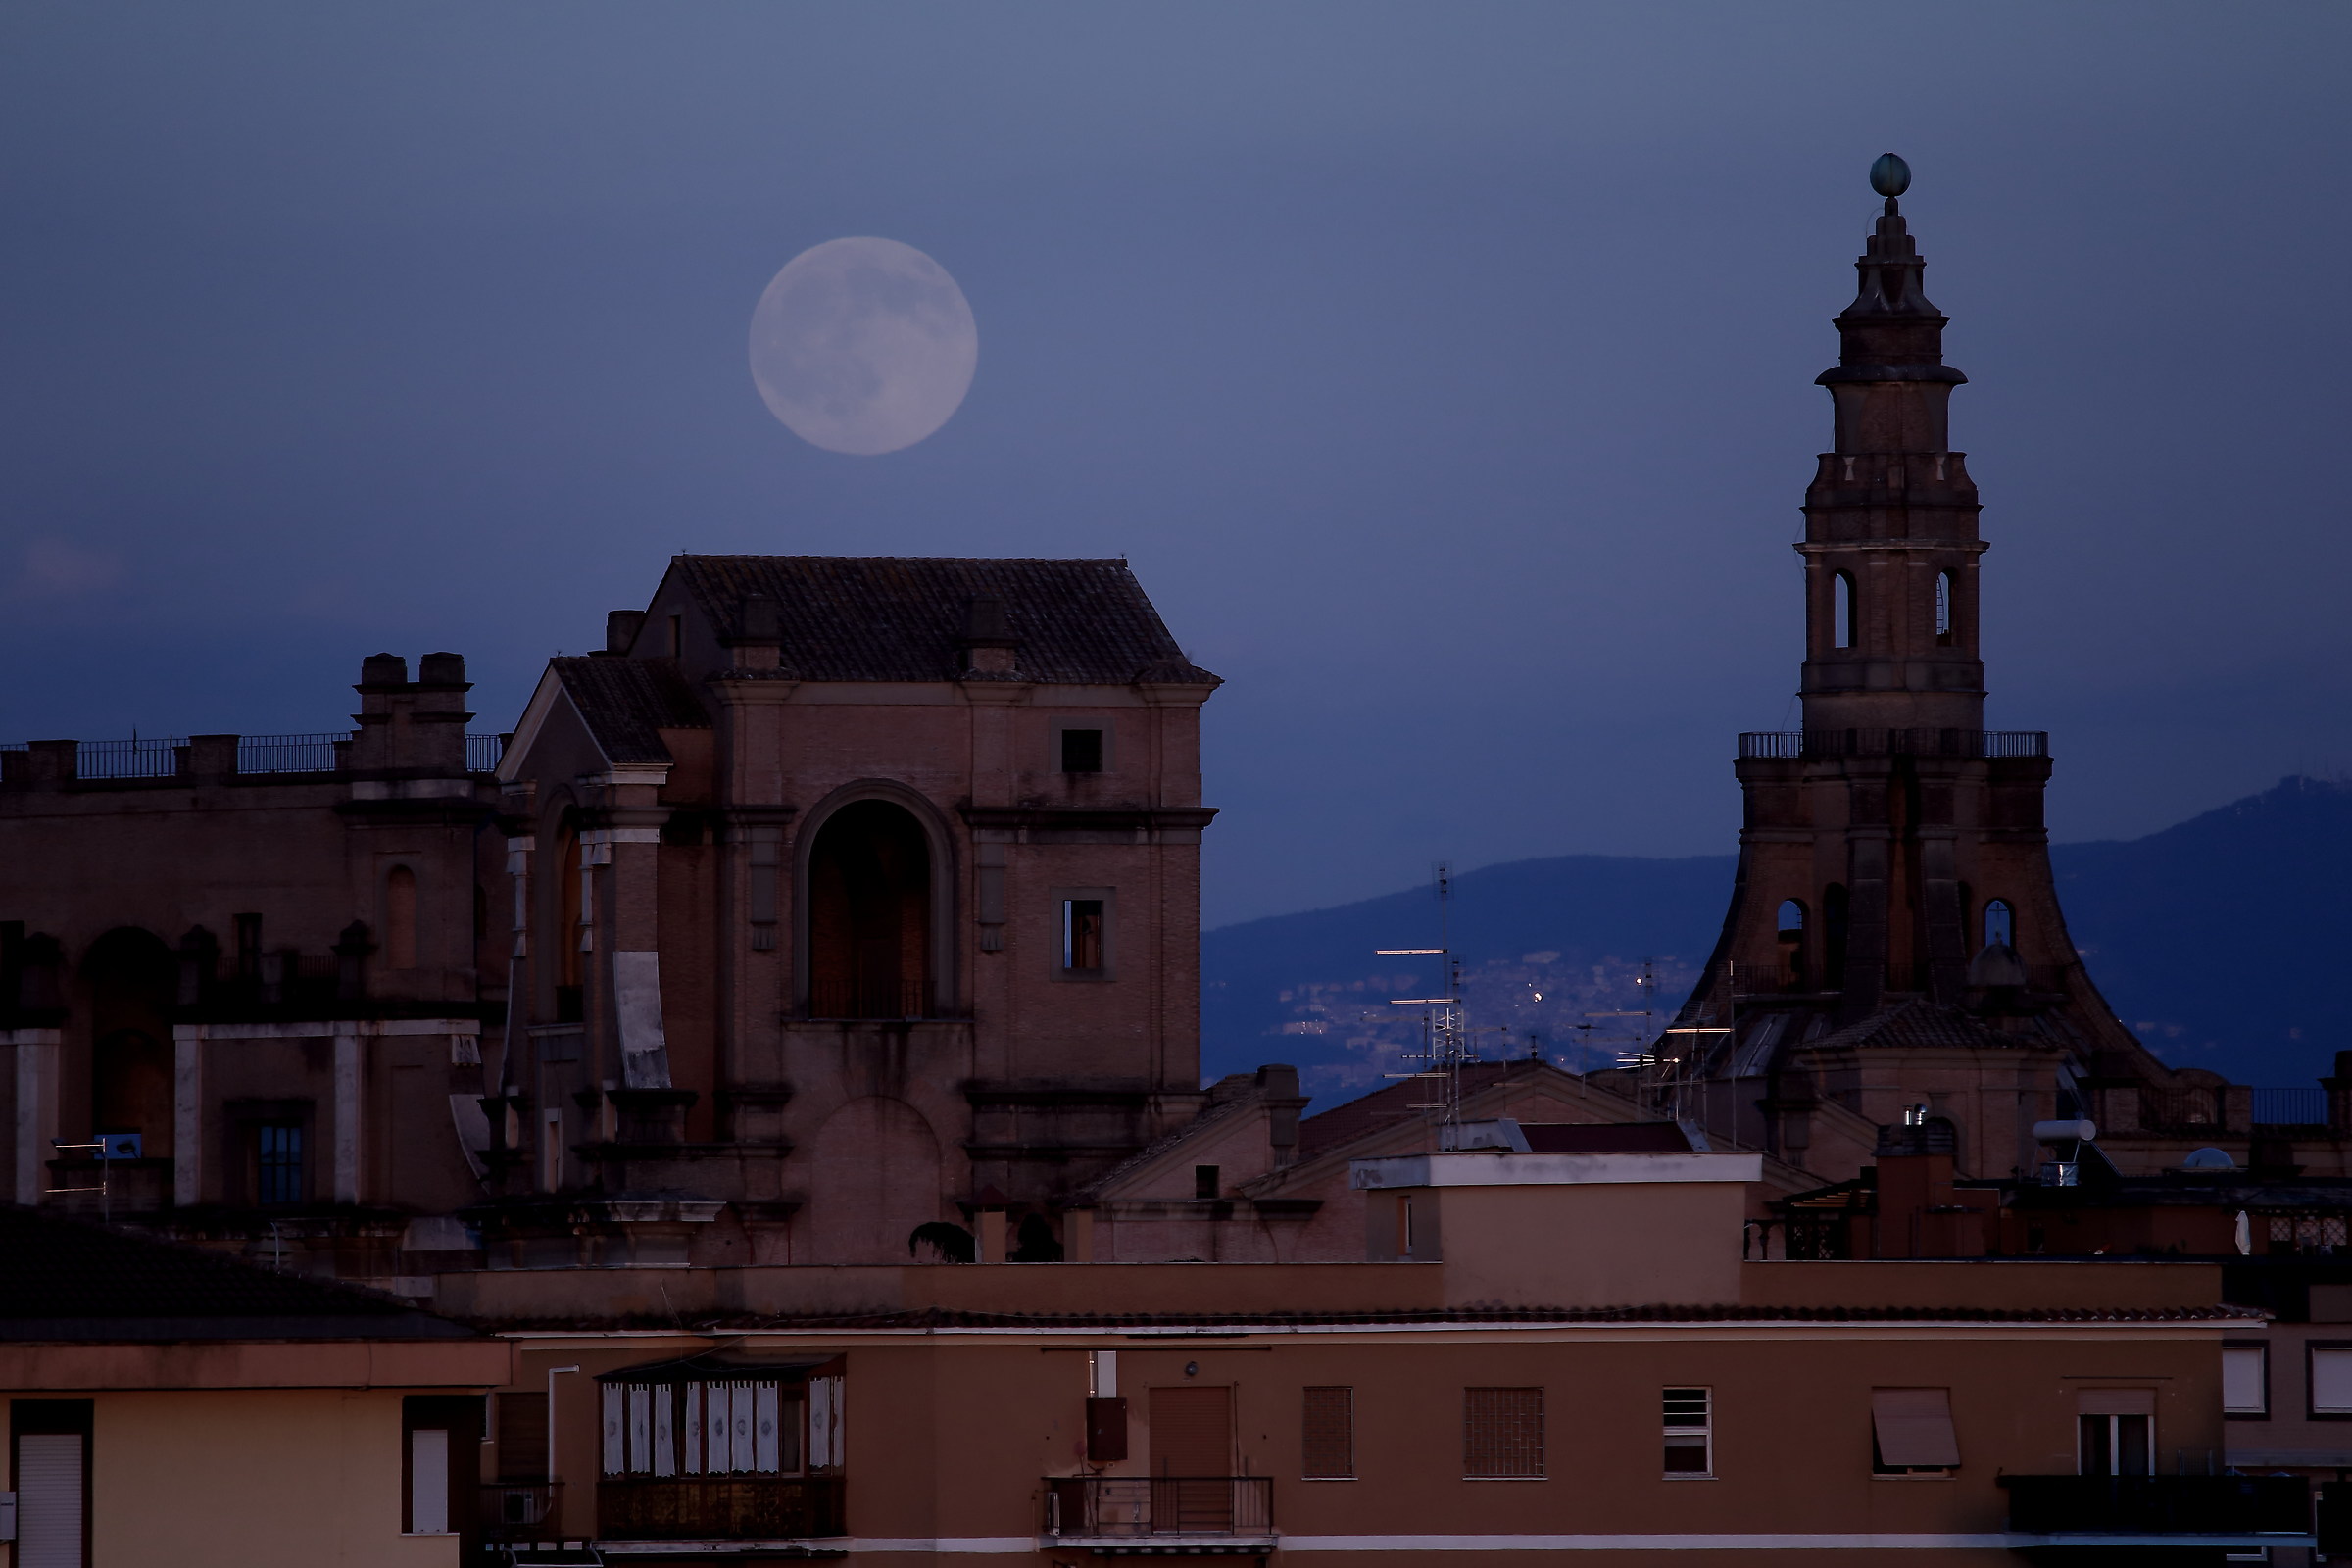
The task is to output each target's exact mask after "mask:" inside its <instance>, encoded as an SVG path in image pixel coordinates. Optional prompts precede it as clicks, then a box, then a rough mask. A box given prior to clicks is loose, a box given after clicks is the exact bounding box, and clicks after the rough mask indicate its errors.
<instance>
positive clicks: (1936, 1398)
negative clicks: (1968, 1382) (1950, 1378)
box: [1870, 1389, 1960, 1469]
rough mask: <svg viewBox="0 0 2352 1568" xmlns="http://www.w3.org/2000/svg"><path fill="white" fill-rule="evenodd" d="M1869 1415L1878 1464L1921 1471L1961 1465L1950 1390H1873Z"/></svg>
mask: <svg viewBox="0 0 2352 1568" xmlns="http://www.w3.org/2000/svg"><path fill="white" fill-rule="evenodd" d="M1870 1414H1871V1423H1872V1426H1873V1428H1874V1429H1875V1431H1876V1432H1877V1435H1878V1440H1879V1458H1880V1460H1881V1462H1883V1463H1885V1464H1887V1465H1890V1466H1901V1467H1906V1468H1909V1467H1917V1468H1921V1469H1948V1468H1951V1467H1954V1466H1956V1465H1958V1464H1959V1463H1960V1439H1959V1436H1958V1435H1957V1434H1956V1433H1954V1432H1953V1430H1952V1395H1951V1391H1950V1390H1949V1389H1873V1390H1871V1391H1870Z"/></svg>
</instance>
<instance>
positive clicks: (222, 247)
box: [0, 0, 2352, 922]
mask: <svg viewBox="0 0 2352 1568" xmlns="http://www.w3.org/2000/svg"><path fill="white" fill-rule="evenodd" d="M2348 59H2352V7H2346V6H2344V5H2342V4H2340V3H2335V0H2328V3H2322V4H2295V3H2287V0H2274V3H2266V4H2264V5H2261V6H2225V5H2214V4H2193V5H2176V4H2166V3H2162V0H2128V3H2123V4H2096V3H2090V0H2078V3H2072V4H2069V5H2066V6H2062V7H2052V6H2048V5H2046V4H2043V3H2040V0H2034V3H2030V4H1998V3H1989V0H1980V3H1974V4H1969V5H1966V6H1961V5H1925V4H1920V5H1904V4H1888V3H1886V0H1873V3H1869V4H1850V5H1848V4H1818V3H1814V4H1794V3H1791V4H1776V5H1770V6H1759V5H1755V4H1753V3H1752V0H1723V3H1699V0H1686V3H1674V0H1642V3H1638V4H1624V5H1614V4H1583V5H1543V4H1509V5H1498V4H1479V3H1475V0H1456V3H1453V4H1448V5H1445V6H1406V5H1402V4H1369V3H1365V0H1346V3H1341V4H1329V5H1323V4H1307V3H1299V0H1286V3H1281V4H1274V5H1267V4H1264V3H1262V0H1250V3H1246V4H1231V5H1219V4H1210V3H1189V4H1186V5H1182V6H1167V5H1163V6H1152V7H1138V6H1120V7H1106V6H1096V5H1081V4H1068V5H1021V4H995V5H988V6H973V5H969V4H949V5H937V6H926V5H881V4H872V5H869V4H856V5H853V4H848V3H842V4H834V5H792V4H782V3H772V0H761V3H758V4H738V5H728V4H716V3H706V4H697V5H693V6H679V5H654V4H640V5H629V6H620V5H604V4H592V3H580V0H565V3H562V4H552V3H551V4H521V3H508V4H501V5H496V6H482V5H477V4H470V3H468V4H447V5H435V4H429V3H404V4H400V5H339V6H318V5H313V4H309V3H302V4H284V5H240V4H233V3H226V0H208V3H207V4H205V5H202V6H188V5H180V4H150V5H113V4H105V3H98V0H72V3H68V4H41V3H32V0H16V3H14V4H12V5H10V6H8V7H7V8H5V10H0V661H4V662H5V668H6V671H7V676H8V678H7V680H6V682H5V684H0V732H4V733H0V738H4V739H23V738H30V737H43V736H51V735H73V736H79V737H84V738H99V737H108V736H119V735H123V734H126V733H128V732H129V731H130V729H131V728H132V727H133V726H134V725H135V726H136V727H137V728H138V729H139V731H140V732H141V733H157V732H164V731H173V732H178V733H183V734H184V733H187V732H189V731H191V730H194V731H205V730H242V731H245V732H248V733H259V732H269V731H284V730H318V729H328V728H334V727H338V726H340V725H342V724H343V723H344V722H345V719H344V716H343V715H345V714H346V713H348V712H349V711H350V709H351V703H352V698H351V694H350V692H349V691H348V689H347V688H348V684H349V682H350V681H351V680H353V679H354V678H356V676H357V674H358V666H359V661H360V658H361V656H363V655H364V654H368V653H371V652H374V651H376V650H377V649H379V648H380V649H390V650H393V651H396V652H400V653H404V654H407V655H409V656H410V657H411V658H412V659H413V658H415V656H417V654H420V653H422V652H425V651H427V650H431V649H441V648H448V649H455V650H457V651H459V652H462V653H464V654H466V656H467V657H468V659H469V661H470V662H471V665H472V668H473V671H474V675H475V679H476V680H477V682H479V685H478V687H477V689H476V692H475V698H476V707H477V709H478V710H479V711H480V713H481V717H480V718H479V719H478V720H477V721H476V723H475V725H474V726H473V727H475V728H477V729H482V730H492V729H501V728H506V727H509V726H510V725H511V724H512V722H513V716H514V714H515V711H516V710H517V709H518V707H519V705H520V703H521V701H522V699H523V697H524V696H525V695H526V694H527V692H528V690H529V686H530V683H531V681H532V679H533V678H534V676H535V674H536V671H537V667H538V663H539V661H540V660H542V659H543V658H544V657H545V656H547V655H548V654H550V653H553V652H555V651H557V650H559V649H563V650H569V651H572V652H578V651H580V650H583V649H585V648H588V647H591V646H593V645H594V644H595V643H596V642H597V641H598V640H599V639H600V638H601V635H602V626H603V620H604V612H605V611H606V610H608V609H612V608H616V607H621V606H635V605H642V604H643V603H644V602H645V599H646V597H647V596H648V594H650V592H651V591H652V588H653V585H654V583H655V581H656V579H657V578H658V577H659V575H660V573H661V571H662V564H663V563H664V561H665V560H666V559H667V557H668V556H669V555H670V554H672V553H673V552H676V551H681V550H690V551H699V552H736V551H741V552H779V553H819V554H912V555H998V554H1002V555H1120V554H1124V555H1126V556H1127V557H1129V558H1130V559H1131V560H1132V562H1133V563H1134V564H1135V567H1136V569H1137V571H1138V572H1139V574H1140V575H1141V577H1142V579H1143V582H1144V584H1145V586H1146V588H1147V589H1148V590H1149V591H1150V592H1151V593H1152V596H1153V598H1154V599H1155V600H1156V601H1157V603H1158V604H1159V606H1160V609H1161V612H1162V613H1163V614H1165V616H1166V617H1167V620H1168V622H1169V624H1170V625H1171V627H1173V629H1174V630H1175V632H1176V635H1177V636H1178V638H1179V639H1180V640H1181V641H1183V642H1184V644H1185V645H1186V647H1187V649H1188V650H1189V651H1190V652H1191V653H1192V655H1193V656H1194V657H1195V658H1196V659H1198V660H1199V661H1200V662H1203V663H1205V664H1207V665H1208V666H1209V667H1210V668H1212V669H1215V670H1217V671H1218V672H1219V673H1221V674H1223V675H1224V676H1225V677H1226V678H1227V681H1228V683H1229V684H1228V685H1227V686H1226V687H1225V689H1224V690H1223V691H1222V692H1221V693H1220V694H1219V695H1218V696H1217V697H1216V699H1215V700H1214V701H1213V702H1212V703H1211V704H1210V706H1209V709H1208V711H1207V715H1206V726H1207V737H1208V740H1207V747H1208V751H1207V771H1208V791H1209V801H1210V803H1211V804H1213V805H1217V806H1220V807H1222V808H1224V810H1225V814H1224V815H1223V816H1222V817H1221V818H1220V819H1219V821H1218V823H1217V825H1216V827H1215V828H1214V829H1212V831H1211V833H1210V835H1209V841H1210V847H1209V849H1208V852H1207V874H1208V885H1207V894H1206V900H1207V907H1206V911H1205V912H1206V914H1207V916H1208V918H1209V919H1210V920H1211V921H1212V922H1218V921H1225V920H1232V919H1237V918H1243V917H1247V916H1250V915H1255V914H1262V913H1269V912H1274V911H1278V910H1282V909H1288V908H1296V907H1305V906H1309V905H1320V904H1330V903H1336V902H1339V901H1341V900H1344V899H1350V898H1355V897H1360V896H1363V895H1367V894H1371V893H1376V892H1381V891H1386V890H1388V889H1391V888H1395V887H1398V886H1401V885H1405V884H1408V883H1411V882H1414V881H1416V880H1419V879H1421V878H1422V877H1423V876H1425V875H1426V872H1427V869H1428V866H1429V863H1430V862H1431V861H1432V860H1433V859H1435V858H1441V857H1445V858H1452V859H1453V860H1454V861H1455V862H1456V863H1457V864H1460V865H1464V866H1470V865H1476V864H1480V863H1484V862H1488V861H1494V860H1500V859H1510V858H1519V857H1523V856H1535V855H1556V854H1564V853H1573V852H1590V853H1602V854H1654V855H1686V854H1699V853H1725V852H1728V851H1729V850H1730V849H1731V848H1732V847H1733V842H1734V834H1735V832H1736V830H1737V825H1738V812H1739V793H1738V789H1737V787H1736V785H1735V783H1734V780H1733V777H1732V769H1731V762H1730V758H1731V755H1732V738H1733V735H1734V733H1735V732H1736V731H1738V730H1740V729H1770V728H1779V727H1784V726H1785V725H1787V724H1788V723H1789V722H1790V721H1792V718H1793V709H1792V706H1791V692H1792V691H1793V688H1794V685H1795V677H1796V661H1797V658H1798V647H1797V636H1798V603H1797V559H1796V557H1795V555H1794V554H1793V553H1792V552H1790V551H1789V541H1790V540H1792V539H1793V538H1795V537H1796V533H1797V528H1798V523H1799V518H1798V515H1797V513H1796V507H1797V505H1798V503H1799V502H1800V500H1801V498H1802V492H1803V487H1804V484H1805V481H1806V478H1807V477H1808V475H1809V474H1810V472H1811V468H1812V455H1813V454H1814V453H1816V452H1817V451H1819V450H1821V448H1822V447H1823V446H1824V445H1826V443H1827V440H1828V435H1829V405H1828V399H1827V396H1826V395H1825V394H1824V393H1823V392H1821V391H1820V390H1819V389H1818V388H1816V387H1814V386H1813V385H1812V379H1813V377H1814V375H1816V374H1817V373H1818V372H1819V371H1820V370H1822V369H1823V368H1826V367H1827V366H1829V365H1831V364H1832V363H1834V362H1835V360H1836V355H1837V342H1836V337H1835V334H1834V333H1833V332H1832V330H1831V328H1830V325H1829V320H1828V319H1829V318H1830V317H1831V316H1832V315H1834V314H1835V313H1836V312H1837V311H1838V308H1839V307H1840V306H1841V305H1843V304H1844V302H1845V301H1846V299H1848V298H1849V297H1850V295H1851V292H1852V276H1853V274H1852V270H1851V263H1852V260H1853V257H1854V255H1855V253H1856V252H1857V251H1858V250H1859V249H1860V246H1861V242H1862V239H1863V236H1864V234H1865V232H1866V231H1867V228H1868V225H1869V221H1870V218H1871V216H1872V213H1873V208H1874V202H1873V199H1872V197H1871V195H1870V193H1869V190H1868V188H1867V185H1866V183H1865V178H1864V175H1865V172H1866V170H1867V169H1868V167H1869V164H1870V161H1871V160H1872V159H1873V158H1874V157H1876V156H1877V155H1878V154H1879V153H1880V152H1882V151H1885V150H1887V149H1888V148H1892V149H1894V150H1896V151H1899V152H1901V153H1902V154H1903V155H1904V156H1905V157H1906V158H1908V159H1909V160H1910V162H1911V165H1912V167H1913V169H1914V170H1915V172H1916V180H1915V183H1914V185H1913V187H1912V191H1911V194H1910V195H1909V196H1908V197H1907V198H1906V199H1905V202H1904V208H1905V211H1906V213H1907V214H1908V215H1909V216H1910V218H1911V221H1912V226H1913V229H1914V231H1915V232H1916V233H1917V234H1918V235H1919V237H1920V241H1921V244H1922V247H1923V249H1924V251H1925V253H1926V255H1927V257H1928V261H1929V270H1928V286H1929V293H1930V295H1931V297H1932V298H1934V299H1935V300H1936V303H1937V304H1938V305H1940V306H1941V307H1942V308H1943V309H1944V311H1945V312H1946V313H1948V314H1949V315H1951V316H1952V318H1953V325H1952V327H1951V329H1950V331H1949V332H1948V334H1947V345H1948V357H1949V358H1950V360H1951V362H1952V363H1954V364H1956V365H1958V366H1959V367H1960V368H1963V369H1964V370H1966V371H1967V372H1968V374H1969V375H1970V377H1971V378H1972V382H1973V384H1972V385H1970V386H1969V387H1966V388H1963V389H1962V390H1961V391H1960V392H1959V393H1958V394H1957V396H1956V398H1955V401H1954V419H1953V424H1954V437H1953V439H1954V442H1955V444H1956V445H1958V446H1959V447H1961V448H1963V449H1965V450H1966V451H1968V452H1969V453H1970V468H1971V471H1972V472H1973V473H1974V474H1975V476H1976V477H1977V479H1978V482H1979V483H1980V484H1981V485H1982V487H1983V489H1984V495H1985V508H1986V510H1985V534H1986V537H1987V538H1989V539H1990V540H1991V541H1992V544H1993V549H1992V552H1991V554H1990V555H1989V556H1988V557H1987V558H1986V564H1985V571H1986V575H1985V657H1986V660H1987V662H1988V663H1989V665H1990V680H1991V684H1992V687H1993V698H1992V703H1991V709H1990V718H1989V722H1990V723H1991V724H1993V725H1994V726H1996V727H2003V728H2046V729H2049V730H2051V731H2052V732H2053V735H2052V748H2053V751H2054V752H2055V753H2056V756H2057V759H2058V763H2057V766H2058V771H2057V776H2056V779H2055V781H2054V782H2053V785H2052V789H2051V809H2052V816H2053V826H2054V827H2055V829H2056V830H2057V832H2058V834H2059V835H2060V836H2061V837H2065V838H2104V837H2117V836H2131V835H2136V834H2139V833H2142V832H2146V831H2149V830H2152V829H2154V828H2157V827H2160V826H2163V825H2165V824H2167V823H2169V822H2171V821H2174V820H2176V819H2178V818H2180V817H2182V816H2185V815H2188V814H2190V813H2192V812H2194V811H2198V810H2201V809H2207V808H2210V807H2212V806H2215V805H2218V804H2220V803H2222V802H2225V801H2227V800H2229V799H2231V798H2233V797H2235V796H2237V795H2241V794H2244V793H2247V792H2250V791H2252V790H2255V789H2257V788H2260V787H2262V786H2264V785H2267V784H2269V783H2270V782H2272V781H2274V780H2275V779H2277V778H2278V776H2279V775H2280V774H2282V773H2286V772H2290V771H2305V772H2341V771H2343V770H2344V769H2345V768H2346V767H2348V766H2352V703H2348V701H2347V698H2348V697H2352V615H2348V614H2347V613H2346V612H2345V609H2344V599H2345V588H2346V584H2347V567H2348V566H2352V529H2348V528H2347V526H2346V524H2347V520H2348V519H2347V516H2346V511H2347V507H2346V502H2345V499H2344V497H2345V494H2346V488H2345V485H2344V482H2343V479H2342V476H2341V472H2340V470H2341V469H2342V467H2343V466H2344V465H2345V464H2346V462H2347V461H2348V460H2352V443H2348V442H2347V440H2346V438H2345V434H2344V426H2345V423H2346V418H2347V415H2352V395H2348V394H2347V391H2346V380H2345V375H2344V366H2345V365H2346V363H2347V361H2348V360H2352V288H2347V285H2346V282H2345V276H2346V269H2347V262H2348V258H2352V243H2348V241H2352V232H2348V231H2352V221H2348V220H2347V217H2346V213H2347V203H2346V200H2345V194H2346V191H2345V187H2346V184H2347V173H2346V171H2347V164H2348V162H2352V160H2348V158H2347V149H2352V134H2348V132H2352V93H2348V92H2347V91H2346V90H2345V82H2346V72H2347V65H2346V62H2347V60H2348ZM853 234H872V235H882V236H887V237H889V238H892V239H896V240H900V241H904V242H905V243H907V244H909V245H913V246H916V247H918V248H920V249H921V250H923V251H925V252H927V253H928V254H929V255H931V256H932V257H934V258H936V259H937V260H938V261H939V262H940V264H941V265H942V266H944V267H945V268H946V269H947V270H949V271H950V272H951V273H952V274H954V276H955V278H956V281H957V282H958V283H959V284H960V285H961V287H962V289H963V292H964V294H965V295H966V296H967V297H968V298H969V300H970V302H971V307H972V310H973V312H974V314H975V316H976V317H977V319H978V321H979V331H980V343H981V350H980V365H979V372H978V375H977V378H976V379H975V380H974V382H973V384H972V389H971V393H970V396H969V398H968V399H967V400H966V402H965V403H964V406H963V408H962V411H961V412H960V413H958V414H957V415H956V417H955V418H953V419H952V420H950V421H949V423H948V425H947V426H946V428H944V429H943V430H941V431H940V432H939V433H938V434H937V435H935V436H933V437H931V438H930V439H929V440H928V441H925V442H923V443H921V444H920V445H917V446H915V447H912V448H910V449H908V450H906V451H903V452H898V453H893V454H890V455H887V456H883V457H874V458H861V457H844V456H839V455H835V454H832V453H828V452H823V451H819V450H817V449H815V448H813V447H810V446H808V445H806V444H804V443H803V442H801V441H800V440H798V439H797V438H795V437H794V436H793V435H791V434H790V433H789V432H788V431H786V430H785V429H784V428H783V427H782V426H781V425H779V424H778V423H777V422H776V421H775V420H774V419H773V418H772V417H769V415H768V413H767V411H766V409H765V408H764V407H763V406H762V405H761V403H760V397H759V394H758V392H757V391H756V390H755V388H754V386H753V384H752V380H751V376H750V374H749V371H748V370H747V368H746V364H745V348H744V345H745V333H746V329H747V326H748V324H749V321H750V318H751V312H752V307H753V305H754V304H755V302H756V301H757V300H758V299H759V297H760V290H761V289H762V288H763V287H764V286H765V284H766V282H767V280H768V278H769V277H770V276H771V275H772V274H773V273H774V272H775V270H777V269H778V268H779V267H781V266H782V265H783V264H784V263H785V262H786V261H788V260H790V259H791V258H792V257H793V256H794V255H796V254H798V253H799V252H800V251H802V250H804V249H806V248H807V247H809V246H810V245H813V244H816V243H819V242H821V241H824V240H828V239H832V238H835V237H838V236H842V235H853Z"/></svg>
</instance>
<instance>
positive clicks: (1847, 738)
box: [1740, 729, 2050, 761]
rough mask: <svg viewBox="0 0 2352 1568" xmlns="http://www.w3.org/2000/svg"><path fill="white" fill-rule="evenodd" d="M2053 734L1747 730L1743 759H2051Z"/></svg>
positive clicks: (1742, 744) (2037, 731)
mask: <svg viewBox="0 0 2352 1568" xmlns="http://www.w3.org/2000/svg"><path fill="white" fill-rule="evenodd" d="M2049 755H2050V733H2049V731H2048V730H2041V729H1806V730H1749V731H1747V732H1746V733H1744V734H1742V735H1741V736H1740V758H1741V759H1742V760H1747V759H1751V758H1754V759H1763V760H1783V761H1794V760H1797V759H1799V758H1815V757H1958V758H1984V757H2047V756H2049Z"/></svg>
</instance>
